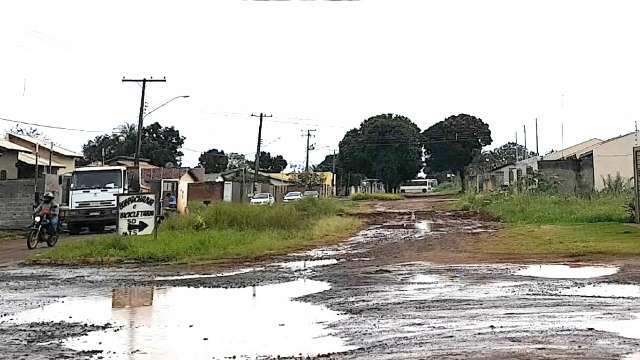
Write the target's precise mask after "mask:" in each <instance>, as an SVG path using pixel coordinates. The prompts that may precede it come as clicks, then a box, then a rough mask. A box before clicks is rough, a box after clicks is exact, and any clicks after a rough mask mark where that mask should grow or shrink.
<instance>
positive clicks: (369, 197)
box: [349, 193, 404, 201]
mask: <svg viewBox="0 0 640 360" xmlns="http://www.w3.org/2000/svg"><path fill="white" fill-rule="evenodd" d="M349 199H350V200H351V201H396V200H402V199H404V196H402V195H398V194H388V193H355V194H353V195H351V197H350V198H349Z"/></svg>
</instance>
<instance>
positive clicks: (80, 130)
mask: <svg viewBox="0 0 640 360" xmlns="http://www.w3.org/2000/svg"><path fill="white" fill-rule="evenodd" d="M0 120H1V121H6V122H10V123H14V124H23V125H30V126H37V127H43V128H47V129H56V130H65V131H78V132H86V133H108V132H109V131H104V130H87V129H77V128H67V127H62V126H54V125H43V124H39V123H36V122H30V121H21V120H14V119H8V118H4V117H0Z"/></svg>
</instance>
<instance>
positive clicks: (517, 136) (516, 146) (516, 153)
mask: <svg viewBox="0 0 640 360" xmlns="http://www.w3.org/2000/svg"><path fill="white" fill-rule="evenodd" d="M516 162H518V132H517V131H516Z"/></svg>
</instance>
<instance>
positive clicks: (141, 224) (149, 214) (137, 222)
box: [118, 194, 156, 235]
mask: <svg viewBox="0 0 640 360" xmlns="http://www.w3.org/2000/svg"><path fill="white" fill-rule="evenodd" d="M155 218H156V196H155V194H122V195H118V234H121V235H149V234H152V233H153V229H154V227H155Z"/></svg>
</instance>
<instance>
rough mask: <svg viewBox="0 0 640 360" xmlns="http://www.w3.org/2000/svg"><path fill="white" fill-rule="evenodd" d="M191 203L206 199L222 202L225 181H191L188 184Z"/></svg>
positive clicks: (201, 201)
mask: <svg viewBox="0 0 640 360" xmlns="http://www.w3.org/2000/svg"><path fill="white" fill-rule="evenodd" d="M187 191H188V195H187V197H188V199H189V203H191V204H196V203H200V204H201V203H203V202H204V201H210V202H212V203H214V202H220V201H222V199H223V194H224V183H222V182H203V183H191V184H189V185H188V190H187Z"/></svg>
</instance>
